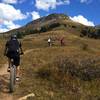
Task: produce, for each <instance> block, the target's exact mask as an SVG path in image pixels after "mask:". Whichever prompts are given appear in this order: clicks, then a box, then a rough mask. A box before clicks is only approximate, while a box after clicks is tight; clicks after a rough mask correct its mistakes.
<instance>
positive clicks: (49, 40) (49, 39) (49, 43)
mask: <svg viewBox="0 0 100 100" xmlns="http://www.w3.org/2000/svg"><path fill="white" fill-rule="evenodd" d="M48 45H49V46H51V38H50V37H49V38H48Z"/></svg>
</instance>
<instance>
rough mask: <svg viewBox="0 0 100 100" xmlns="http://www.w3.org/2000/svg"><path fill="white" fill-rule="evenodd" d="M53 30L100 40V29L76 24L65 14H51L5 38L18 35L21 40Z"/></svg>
mask: <svg viewBox="0 0 100 100" xmlns="http://www.w3.org/2000/svg"><path fill="white" fill-rule="evenodd" d="M53 30H65V31H67V32H69V33H71V32H74V34H75V33H77V34H78V35H80V36H81V37H84V36H86V37H90V38H96V39H97V38H99V39H100V27H99V25H98V26H96V27H90V26H85V25H82V24H80V23H77V22H74V21H72V20H71V19H70V17H69V16H68V15H64V14H57V13H54V14H50V15H48V16H44V17H41V18H39V19H37V20H34V21H31V22H29V23H28V24H26V25H25V26H23V27H21V28H18V29H14V30H11V31H9V32H6V33H4V34H5V36H8V35H10V34H17V35H18V37H19V38H22V37H23V36H25V35H29V34H36V33H37V34H40V33H43V32H48V31H53Z"/></svg>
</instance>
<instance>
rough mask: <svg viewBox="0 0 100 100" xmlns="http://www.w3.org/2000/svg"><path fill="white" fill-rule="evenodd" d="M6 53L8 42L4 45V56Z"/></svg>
mask: <svg viewBox="0 0 100 100" xmlns="http://www.w3.org/2000/svg"><path fill="white" fill-rule="evenodd" d="M7 51H8V42H7V43H6V45H5V49H4V55H6V54H7Z"/></svg>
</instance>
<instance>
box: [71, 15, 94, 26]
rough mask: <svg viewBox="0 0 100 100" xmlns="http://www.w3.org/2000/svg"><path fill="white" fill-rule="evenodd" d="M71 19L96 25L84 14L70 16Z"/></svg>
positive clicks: (88, 24)
mask: <svg viewBox="0 0 100 100" xmlns="http://www.w3.org/2000/svg"><path fill="white" fill-rule="evenodd" d="M70 19H71V20H73V21H75V22H79V23H81V24H84V25H87V26H95V25H94V23H93V22H92V21H89V20H88V19H86V18H85V17H84V16H82V15H78V16H74V17H70Z"/></svg>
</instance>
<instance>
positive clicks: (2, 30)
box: [0, 28, 8, 33]
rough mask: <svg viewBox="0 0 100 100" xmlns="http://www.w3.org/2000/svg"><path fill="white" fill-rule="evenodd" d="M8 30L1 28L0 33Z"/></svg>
mask: <svg viewBox="0 0 100 100" xmlns="http://www.w3.org/2000/svg"><path fill="white" fill-rule="evenodd" d="M7 31H8V29H7V28H0V33H2V32H7Z"/></svg>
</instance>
